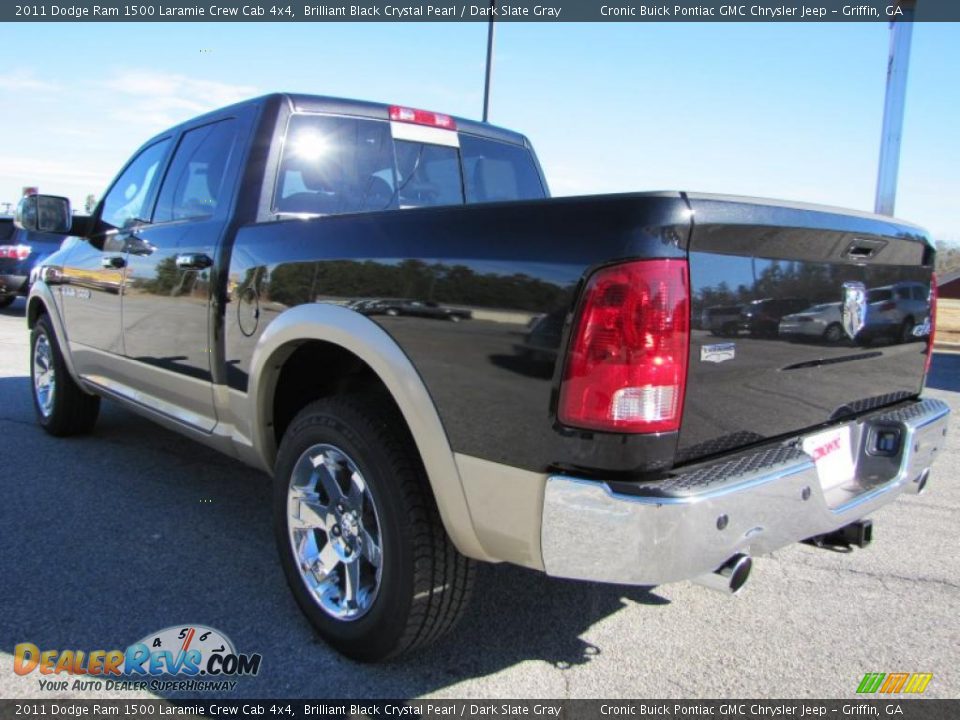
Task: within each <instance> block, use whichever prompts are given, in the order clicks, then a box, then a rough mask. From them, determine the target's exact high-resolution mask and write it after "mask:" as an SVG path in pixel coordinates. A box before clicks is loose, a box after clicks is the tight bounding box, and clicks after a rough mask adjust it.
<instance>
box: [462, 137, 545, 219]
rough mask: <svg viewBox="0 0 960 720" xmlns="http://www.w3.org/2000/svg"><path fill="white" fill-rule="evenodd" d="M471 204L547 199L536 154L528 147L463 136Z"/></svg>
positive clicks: (465, 180) (466, 187)
mask: <svg viewBox="0 0 960 720" xmlns="http://www.w3.org/2000/svg"><path fill="white" fill-rule="evenodd" d="M460 153H461V155H462V156H463V185H464V188H465V189H466V194H467V202H469V203H482V202H497V201H501V200H538V199H540V198H543V197H546V193H545V192H544V189H543V184H542V183H541V182H540V173H539V172H538V171H537V166H536V164H535V163H534V161H533V154H532V153H531V152H530V151H529V150H528V149H527V148H525V147H522V146H520V145H511V144H510V143H504V142H498V141H496V140H488V139H486V138H480V137H476V136H474V135H467V134H465V133H464V134H461V135H460Z"/></svg>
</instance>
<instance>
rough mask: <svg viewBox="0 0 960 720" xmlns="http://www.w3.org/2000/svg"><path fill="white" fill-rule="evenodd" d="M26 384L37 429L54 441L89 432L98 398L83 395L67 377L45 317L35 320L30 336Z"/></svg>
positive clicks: (92, 424)
mask: <svg viewBox="0 0 960 720" xmlns="http://www.w3.org/2000/svg"><path fill="white" fill-rule="evenodd" d="M30 380H31V387H32V389H33V409H34V410H35V411H36V413H37V422H38V423H40V427H42V428H43V429H44V430H46V431H47V432H48V433H50V434H51V435H55V436H56V437H65V436H67V435H81V434H84V433H88V432H90V431H91V430H92V429H93V426H94V425H95V424H96V422H97V415H99V414H100V398H99V397H97V396H96V395H88V394H87V393H85V392H84V391H83V390H81V389H80V386H79V385H77V384H76V383H75V382H74V381H73V378H72V377H70V373H69V372H68V371H67V366H66V364H65V363H64V360H63V353H62V352H61V351H60V344H59V343H58V342H57V336H56V334H55V333H54V331H53V325H52V324H51V322H50V318H49V317H47V316H46V315H41V316H40V317H39V318H38V319H37V323H36V325H34V326H33V331H32V332H31V334H30Z"/></svg>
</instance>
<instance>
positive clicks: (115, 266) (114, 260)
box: [100, 255, 127, 270]
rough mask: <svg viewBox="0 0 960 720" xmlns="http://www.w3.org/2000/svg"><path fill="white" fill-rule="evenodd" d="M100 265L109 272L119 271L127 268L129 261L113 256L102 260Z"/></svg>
mask: <svg viewBox="0 0 960 720" xmlns="http://www.w3.org/2000/svg"><path fill="white" fill-rule="evenodd" d="M100 264H101V265H102V266H103V267H104V268H105V269H107V270H119V269H121V268H125V267H126V266H127V261H126V260H124V259H123V258H122V257H120V256H119V255H111V256H110V257H105V258H101V259H100Z"/></svg>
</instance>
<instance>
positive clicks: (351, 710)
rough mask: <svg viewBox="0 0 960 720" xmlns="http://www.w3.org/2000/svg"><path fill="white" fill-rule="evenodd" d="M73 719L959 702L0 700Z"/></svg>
mask: <svg viewBox="0 0 960 720" xmlns="http://www.w3.org/2000/svg"><path fill="white" fill-rule="evenodd" d="M81 717H82V718H106V717H116V718H155V717H156V718H163V717H167V718H173V717H178V718H189V717H211V718H212V717H216V718H223V717H256V718H319V719H324V718H398V719H400V718H491V717H496V718H519V717H529V718H543V719H545V720H546V719H549V718H562V719H564V720H622V719H623V718H633V719H635V720H640V719H643V720H648V719H649V718H712V719H713V720H726V719H727V718H733V719H735V720H754V719H755V718H760V719H762V720H767V719H772V720H787V719H789V720H795V719H801V720H807V719H810V720H814V719H819V718H838V719H839V718H890V719H891V720H941V719H942V720H947V718H949V719H950V720H952V719H953V718H957V717H960V700H932V699H930V700H924V699H917V698H911V699H909V700H905V699H902V698H891V699H889V700H848V701H841V700H700V701H692V700H156V699H150V700H0V718H4V719H5V718H44V719H47V720H58V719H59V718H81Z"/></svg>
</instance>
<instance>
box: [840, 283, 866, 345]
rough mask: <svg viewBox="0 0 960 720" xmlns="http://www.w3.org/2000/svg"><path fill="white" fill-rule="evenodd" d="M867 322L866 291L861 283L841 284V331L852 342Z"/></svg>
mask: <svg viewBox="0 0 960 720" xmlns="http://www.w3.org/2000/svg"><path fill="white" fill-rule="evenodd" d="M866 320H867V289H866V288H865V287H864V286H863V283H861V282H845V283H844V284H843V329H844V330H846V332H847V335H849V336H850V339H851V340H853V339H855V338H856V337H857V333H859V332H860V330H862V329H863V325H864V323H865V322H866Z"/></svg>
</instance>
